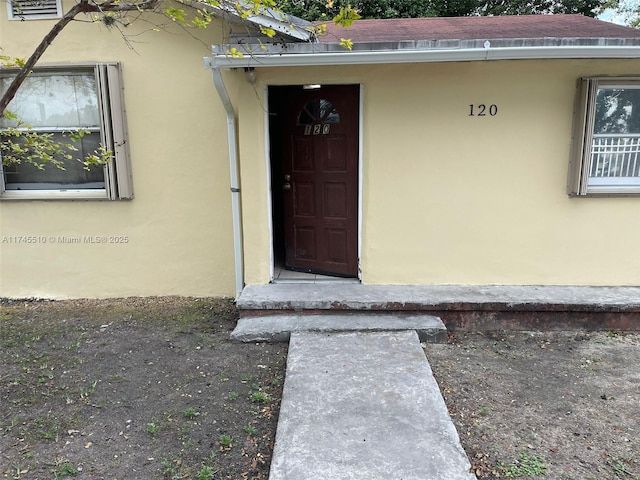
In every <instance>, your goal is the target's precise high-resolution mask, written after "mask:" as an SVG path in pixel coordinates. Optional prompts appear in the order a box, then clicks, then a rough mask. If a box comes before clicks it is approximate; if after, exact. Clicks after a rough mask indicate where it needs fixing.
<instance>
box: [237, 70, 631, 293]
mask: <svg viewBox="0 0 640 480" xmlns="http://www.w3.org/2000/svg"><path fill="white" fill-rule="evenodd" d="M599 74H640V67H639V66H638V63H637V60H609V61H604V60H571V61H566V60H537V61H500V62H468V63H458V64H453V63H448V64H447V63H441V64H422V65H389V66H351V67H322V68H315V67H314V68H285V69H259V70H258V81H257V83H256V85H255V86H251V85H249V84H247V83H246V82H245V83H241V88H240V89H239V91H238V92H237V96H236V98H235V101H236V103H237V105H238V110H239V115H240V119H241V126H240V130H241V135H240V139H241V147H240V152H241V157H242V158H241V161H242V181H243V192H244V193H243V207H244V212H245V217H244V224H245V246H246V247H247V249H248V250H249V251H248V252H247V253H248V255H247V264H246V268H247V271H246V280H247V283H258V284H259V283H266V282H268V281H269V271H270V260H269V252H270V231H269V222H268V199H269V192H268V188H267V181H266V178H265V175H266V171H267V162H266V159H265V154H264V151H265V147H264V145H265V133H264V132H265V130H264V104H265V100H264V98H263V94H264V92H265V88H266V86H267V85H277V84H305V83H327V84H331V83H337V84H340V83H343V84H347V83H357V84H361V85H362V94H363V118H362V122H363V152H362V158H363V165H362V170H363V173H362V196H363V201H362V229H363V232H362V239H361V242H362V249H361V266H362V281H363V283H368V284H530V285H536V284H556V285H638V284H639V283H640V258H639V257H638V256H637V255H636V254H635V253H634V250H635V246H636V245H638V244H640V222H638V218H639V217H638V212H639V211H640V210H639V209H640V198H580V199H572V198H569V197H568V196H567V194H566V181H567V168H568V159H569V149H570V145H571V128H572V111H573V102H574V93H575V85H576V79H577V78H578V77H579V76H582V75H599ZM470 104H486V105H490V104H495V105H497V107H498V114H497V115H496V116H494V117H491V116H486V117H477V116H476V117H470V116H469V105H470ZM247 118H250V120H248V121H247ZM256 119H259V120H260V121H256Z"/></svg>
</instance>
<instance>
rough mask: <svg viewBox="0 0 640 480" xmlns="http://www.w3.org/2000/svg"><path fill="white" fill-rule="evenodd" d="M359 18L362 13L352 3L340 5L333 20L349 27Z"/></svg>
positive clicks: (337, 23)
mask: <svg viewBox="0 0 640 480" xmlns="http://www.w3.org/2000/svg"><path fill="white" fill-rule="evenodd" d="M359 18H360V14H359V13H358V11H357V10H356V9H355V8H353V7H352V6H351V5H347V6H346V7H340V11H339V12H338V14H337V15H336V16H335V17H333V21H334V23H335V24H336V25H340V26H341V27H345V28H348V27H350V26H351V24H352V23H353V22H354V21H356V20H358V19H359Z"/></svg>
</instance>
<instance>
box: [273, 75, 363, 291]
mask: <svg viewBox="0 0 640 480" xmlns="http://www.w3.org/2000/svg"><path fill="white" fill-rule="evenodd" d="M318 85H327V86H340V85H355V86H357V87H358V181H357V188H358V222H357V228H358V233H357V236H358V246H357V255H358V259H357V261H358V275H357V277H356V278H357V279H358V281H360V282H361V281H362V179H363V171H364V169H363V155H362V149H363V143H364V142H363V132H364V128H363V117H364V115H363V113H364V95H363V89H364V86H363V85H362V83H318ZM286 86H291V87H302V86H303V84H273V85H265V86H264V105H266V106H267V108H264V109H263V112H264V120H263V124H264V143H265V144H264V159H265V162H266V164H265V167H266V182H267V199H266V200H267V215H268V219H267V225H268V227H269V283H273V280H274V276H275V261H276V255H275V250H274V224H273V196H272V191H273V190H272V184H271V171H272V170H271V169H272V162H271V154H270V152H271V131H270V128H269V114H270V111H269V88H270V87H286Z"/></svg>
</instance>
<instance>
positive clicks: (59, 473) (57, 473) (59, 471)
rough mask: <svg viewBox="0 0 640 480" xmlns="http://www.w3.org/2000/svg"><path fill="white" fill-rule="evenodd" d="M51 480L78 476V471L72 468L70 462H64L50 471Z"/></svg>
mask: <svg viewBox="0 0 640 480" xmlns="http://www.w3.org/2000/svg"><path fill="white" fill-rule="evenodd" d="M51 473H53V478H55V480H58V479H60V478H65V477H75V476H76V475H78V469H77V468H76V467H74V466H73V464H72V463H71V462H68V461H65V462H61V463H59V464H57V465H56V468H55V469H53V470H51Z"/></svg>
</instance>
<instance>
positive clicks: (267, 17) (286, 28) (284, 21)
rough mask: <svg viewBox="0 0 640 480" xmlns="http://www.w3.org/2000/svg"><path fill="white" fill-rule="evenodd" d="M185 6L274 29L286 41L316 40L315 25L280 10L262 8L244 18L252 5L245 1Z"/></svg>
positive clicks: (194, 1) (195, 1)
mask: <svg viewBox="0 0 640 480" xmlns="http://www.w3.org/2000/svg"><path fill="white" fill-rule="evenodd" d="M185 4H187V5H190V6H192V7H194V8H199V9H203V10H206V11H208V12H211V13H213V14H215V15H218V16H220V17H222V18H225V19H226V20H227V21H229V22H232V23H236V24H246V25H252V26H256V27H258V28H260V27H263V28H270V29H273V30H274V31H275V32H276V34H277V35H278V36H279V37H281V38H284V39H286V40H285V41H300V42H310V41H314V40H315V34H314V33H313V32H314V31H315V29H314V24H313V23H311V22H308V21H306V20H303V19H301V18H298V17H294V16H293V15H288V14H286V13H284V12H281V11H279V10H275V9H272V8H261V9H260V13H259V14H250V15H247V16H242V15H241V14H240V11H241V10H243V9H244V10H249V9H250V8H251V5H250V4H249V3H248V2H247V1H245V0H239V1H230V0H220V1H219V2H216V3H215V4H214V5H211V4H209V3H207V2H206V1H201V0H187V1H186V2H185Z"/></svg>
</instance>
